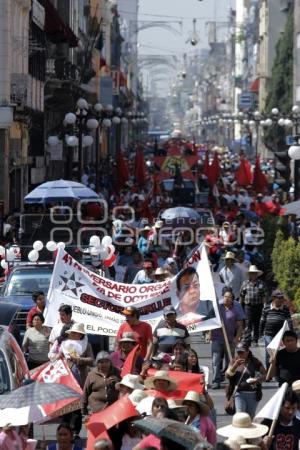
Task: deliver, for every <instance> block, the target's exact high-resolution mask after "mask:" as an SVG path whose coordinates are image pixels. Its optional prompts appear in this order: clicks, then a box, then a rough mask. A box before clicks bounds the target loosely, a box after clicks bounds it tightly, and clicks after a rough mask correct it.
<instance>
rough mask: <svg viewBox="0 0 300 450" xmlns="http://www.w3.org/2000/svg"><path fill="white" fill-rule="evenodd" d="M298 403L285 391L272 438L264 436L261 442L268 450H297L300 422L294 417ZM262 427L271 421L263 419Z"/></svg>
mask: <svg viewBox="0 0 300 450" xmlns="http://www.w3.org/2000/svg"><path fill="white" fill-rule="evenodd" d="M297 407H298V401H297V396H296V394H295V393H294V392H293V391H292V390H291V389H287V391H286V393H285V396H284V398H283V402H282V405H281V408H280V412H279V417H278V420H277V422H276V425H275V427H274V430H273V433H272V436H265V437H264V438H263V442H264V444H265V445H266V447H267V449H269V450H298V449H299V442H300V420H299V419H297V417H296V412H297ZM262 423H263V424H264V425H267V426H270V424H271V421H270V420H268V419H265V420H264V421H263V422H262Z"/></svg>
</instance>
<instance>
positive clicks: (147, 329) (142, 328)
mask: <svg viewBox="0 0 300 450" xmlns="http://www.w3.org/2000/svg"><path fill="white" fill-rule="evenodd" d="M123 314H124V316H125V318H126V321H125V322H124V323H122V325H121V326H120V328H119V330H118V333H117V336H116V345H118V343H119V341H120V339H121V337H122V336H123V334H124V333H128V332H129V333H133V334H134V335H135V336H136V339H137V342H138V343H139V345H140V355H141V357H142V358H144V359H146V360H148V359H150V356H151V354H152V351H153V335H152V328H151V325H149V324H148V323H146V322H143V321H141V320H140V312H139V310H138V309H137V308H135V307H134V306H127V307H126V308H125V309H124V310H123Z"/></svg>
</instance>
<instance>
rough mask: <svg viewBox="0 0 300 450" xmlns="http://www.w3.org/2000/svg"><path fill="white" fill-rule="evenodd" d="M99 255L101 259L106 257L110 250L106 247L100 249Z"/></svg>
mask: <svg viewBox="0 0 300 450" xmlns="http://www.w3.org/2000/svg"><path fill="white" fill-rule="evenodd" d="M99 256H100V259H106V258H107V257H108V251H107V250H106V248H104V249H103V250H100V253H99Z"/></svg>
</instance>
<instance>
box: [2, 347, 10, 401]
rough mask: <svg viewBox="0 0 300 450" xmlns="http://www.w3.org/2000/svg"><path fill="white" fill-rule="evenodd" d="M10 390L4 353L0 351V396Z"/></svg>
mask: <svg viewBox="0 0 300 450" xmlns="http://www.w3.org/2000/svg"><path fill="white" fill-rule="evenodd" d="M9 390H10V383H9V373H8V367H7V362H6V360H5V357H4V353H3V351H2V350H0V394H3V393H4V392H8V391H9Z"/></svg>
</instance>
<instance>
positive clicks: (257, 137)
mask: <svg viewBox="0 0 300 450" xmlns="http://www.w3.org/2000/svg"><path fill="white" fill-rule="evenodd" d="M255 124H256V142H255V158H256V157H257V152H258V139H259V136H258V131H259V122H258V121H256V122H255Z"/></svg>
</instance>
